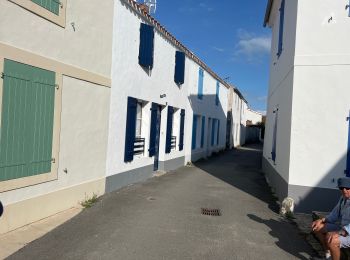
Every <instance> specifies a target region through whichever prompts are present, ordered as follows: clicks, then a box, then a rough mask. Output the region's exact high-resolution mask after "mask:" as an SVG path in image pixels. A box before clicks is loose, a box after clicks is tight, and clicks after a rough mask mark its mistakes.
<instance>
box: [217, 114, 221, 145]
mask: <svg viewBox="0 0 350 260" xmlns="http://www.w3.org/2000/svg"><path fill="white" fill-rule="evenodd" d="M219 138H220V120H219V119H218V132H217V138H216V144H217V145H219Z"/></svg>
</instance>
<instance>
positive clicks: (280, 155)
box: [263, 0, 299, 183]
mask: <svg viewBox="0 0 350 260" xmlns="http://www.w3.org/2000/svg"><path fill="white" fill-rule="evenodd" d="M298 2H299V1H285V16H284V33H283V48H282V54H281V55H280V56H279V57H278V56H277V48H278V38H279V18H280V13H279V8H280V5H281V1H280V0H275V1H273V6H272V10H271V16H270V19H269V23H268V26H270V27H271V29H272V39H271V64H270V80H269V91H268V106H267V112H266V128H265V138H264V150H263V156H264V158H265V159H266V160H267V161H268V162H269V163H270V164H271V166H272V167H273V168H274V169H275V170H276V171H277V172H278V174H279V175H280V176H281V177H282V178H283V179H284V180H285V181H286V182H287V183H288V181H289V154H290V140H291V137H290V132H291V130H290V129H291V116H292V98H293V76H294V73H293V69H294V54H295V51H294V50H295V41H296V27H297V8H298ZM277 108H278V124H277V137H276V161H275V163H274V162H273V161H272V158H271V151H272V142H273V131H274V130H273V129H274V123H275V113H273V111H275V110H276V109H277Z"/></svg>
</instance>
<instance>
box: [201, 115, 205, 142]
mask: <svg viewBox="0 0 350 260" xmlns="http://www.w3.org/2000/svg"><path fill="white" fill-rule="evenodd" d="M204 133H205V116H202V132H201V148H203V147H204Z"/></svg>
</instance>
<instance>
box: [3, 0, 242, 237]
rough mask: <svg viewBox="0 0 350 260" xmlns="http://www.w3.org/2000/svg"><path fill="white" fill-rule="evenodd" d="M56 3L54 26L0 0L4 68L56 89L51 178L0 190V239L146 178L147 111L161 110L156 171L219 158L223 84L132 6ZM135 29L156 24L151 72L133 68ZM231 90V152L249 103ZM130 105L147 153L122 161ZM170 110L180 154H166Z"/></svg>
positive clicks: (126, 0) (37, 12)
mask: <svg viewBox="0 0 350 260" xmlns="http://www.w3.org/2000/svg"><path fill="white" fill-rule="evenodd" d="M62 3H63V7H62V8H61V9H60V14H59V17H58V18H57V17H54V18H52V14H50V12H48V11H47V10H44V8H41V7H39V6H37V5H36V4H34V3H33V2H31V1H30V0H23V1H19V0H11V1H5V0H1V1H0V15H1V17H2V18H1V21H0V67H1V69H2V67H3V64H4V61H5V60H6V59H10V60H14V61H17V62H19V63H25V64H28V65H32V66H35V67H39V68H43V69H46V70H50V71H53V72H55V73H56V83H57V85H58V87H57V93H58V94H57V97H55V102H56V104H55V125H54V131H55V135H54V136H55V138H54V141H53V143H54V147H55V149H54V152H55V153H54V154H57V157H55V158H54V159H55V160H54V162H53V165H54V166H52V169H55V170H52V173H47V174H46V173H45V174H41V175H43V176H39V177H38V176H34V177H33V178H34V179H33V178H32V177H29V179H28V178H27V177H26V178H19V179H17V180H16V181H15V182H16V185H17V186H16V185H15V184H13V183H12V182H11V181H10V182H11V183H10V184H11V186H6V185H7V183H8V182H1V181H0V201H1V202H2V203H3V204H4V206H5V213H4V215H3V216H2V217H1V218H0V233H5V232H7V231H10V230H13V229H15V228H18V227H20V226H23V225H25V224H28V223H31V222H33V221H36V220H38V219H42V218H44V217H47V216H49V215H52V214H55V213H57V212H59V211H62V210H65V209H67V208H69V207H72V206H75V205H76V204H77V203H79V202H81V201H83V200H85V199H86V198H88V197H91V196H92V195H93V194H97V195H102V194H104V193H105V192H109V191H112V190H115V189H118V188H120V187H123V186H126V185H128V184H130V183H133V182H137V181H141V180H145V179H147V178H149V177H152V176H153V174H154V173H155V171H154V169H153V166H154V162H155V158H154V156H152V157H149V153H148V148H149V142H150V121H151V120H150V119H151V113H150V109H151V105H152V102H154V103H157V104H159V105H161V106H162V110H161V125H160V139H159V140H160V141H159V170H164V171H169V170H173V169H175V168H178V167H180V166H183V165H185V164H186V163H187V162H189V161H196V160H198V159H200V158H203V157H207V156H210V155H211V154H212V153H213V152H217V151H220V150H223V149H225V144H226V125H227V108H228V107H229V104H228V96H229V92H230V86H229V85H228V84H227V83H226V82H224V81H223V80H222V79H221V78H219V77H218V76H217V75H216V74H215V73H214V72H213V71H212V70H211V69H210V68H208V67H207V66H206V65H205V64H204V63H203V62H202V61H201V60H199V59H198V58H197V57H196V56H195V55H194V54H193V53H191V52H190V51H189V50H188V49H187V48H186V47H185V46H183V45H182V44H181V43H179V42H178V41H177V40H176V39H175V38H174V37H173V36H172V35H171V34H170V33H169V32H167V31H165V29H164V28H162V27H160V25H159V23H158V22H156V21H155V20H154V19H153V18H152V17H150V16H149V15H148V14H146V13H144V12H142V11H141V10H140V9H139V7H138V6H137V5H136V4H135V3H134V2H133V1H131V0H116V1H112V0H108V1H103V3H100V2H99V1H95V0H94V1H89V2H88V3H87V2H86V1H83V0H74V1H70V0H63V1H62ZM96 6H98V8H96ZM86 14H93V16H91V17H89V16H86ZM13 17H16V19H14V18H13ZM50 17H51V18H52V19H53V20H50V19H51V18H50ZM56 18H57V19H56ZM140 23H147V24H152V25H153V26H154V30H155V34H154V63H153V64H154V66H153V69H152V70H151V71H150V72H147V70H145V69H144V68H142V67H141V66H140V65H139V64H138V54H139V45H140ZM8 25H11V26H8ZM43 39H45V40H43ZM177 50H178V51H184V52H185V54H186V58H185V80H184V84H182V85H181V86H178V85H177V84H176V83H175V82H174V69H175V51H177ZM200 68H202V69H203V70H204V80H203V98H202V99H199V98H198V81H199V69H200ZM218 83H219V92H218V101H219V102H218V104H216V100H217V92H216V91H217V84H218ZM0 89H2V83H1V82H0ZM236 91H237V90H235V92H234V93H233V95H234V98H232V99H233V104H232V108H231V109H232V111H233V113H232V118H233V124H234V125H235V126H236V128H237V129H238V130H236V128H232V131H233V133H234V134H233V135H232V142H233V143H232V145H234V146H238V145H243V144H244V142H243V141H242V140H244V137H242V136H243V135H244V127H245V121H246V110H247V103H246V101H245V100H244V98H243V97H242V95H241V94H240V93H239V92H237V93H236ZM238 93H239V94H238ZM128 97H133V98H136V99H137V100H138V102H139V103H140V104H142V109H141V111H142V113H140V114H139V115H138V117H139V122H141V132H140V133H141V137H143V138H145V147H144V148H145V152H144V154H139V155H134V158H133V160H132V161H131V162H124V153H125V149H124V148H125V140H126V137H125V136H126V133H127V129H126V118H127V100H128ZM1 99H2V96H1ZM56 106H57V107H56ZM169 106H172V107H174V116H173V128H172V136H174V137H176V138H177V145H176V147H175V148H174V149H172V150H171V152H170V153H166V152H165V142H166V141H165V140H166V129H167V111H168V107H169ZM181 109H184V110H185V123H184V146H183V150H182V151H180V149H179V146H178V142H179V138H180V118H181V116H180V112H181ZM141 114H142V115H141ZM194 115H197V116H198V126H197V132H196V141H197V143H196V145H195V148H194V149H192V139H193V137H192V129H193V116H194ZM202 117H204V118H205V125H204V142H203V146H202V144H201V135H202V125H201V124H202ZM213 120H215V121H214V122H216V123H215V124H216V125H215V127H213ZM218 122H220V123H218ZM234 131H237V132H234ZM212 136H214V138H212ZM212 140H214V142H213V144H212ZM41 177H45V178H41ZM23 212H26V214H23Z"/></svg>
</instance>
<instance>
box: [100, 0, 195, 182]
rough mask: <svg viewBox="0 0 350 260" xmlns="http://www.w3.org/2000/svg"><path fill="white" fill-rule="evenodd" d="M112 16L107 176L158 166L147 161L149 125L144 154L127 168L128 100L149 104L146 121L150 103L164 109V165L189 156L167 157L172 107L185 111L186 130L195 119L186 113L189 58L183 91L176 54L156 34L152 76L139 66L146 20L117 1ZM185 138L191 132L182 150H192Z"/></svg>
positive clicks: (161, 146) (161, 151)
mask: <svg viewBox="0 0 350 260" xmlns="http://www.w3.org/2000/svg"><path fill="white" fill-rule="evenodd" d="M114 10H115V14H116V15H115V16H114V25H115V26H114V29H113V56H112V64H113V65H112V91H111V108H110V111H111V113H110V128H109V129H110V131H109V144H108V159H107V160H108V161H107V175H108V176H110V175H115V174H118V173H122V172H125V171H128V170H132V169H137V168H140V167H144V166H149V165H152V164H153V162H154V158H153V157H149V155H148V148H149V147H148V143H149V127H150V126H149V124H148V125H147V124H143V126H142V127H143V128H146V130H145V132H144V134H145V136H142V137H144V138H146V146H145V154H144V155H143V156H137V157H135V158H134V160H133V161H132V162H129V163H125V162H124V147H125V133H126V115H127V97H128V96H130V97H134V98H137V99H140V100H144V101H147V102H148V104H147V105H146V106H145V108H144V110H143V115H144V116H147V117H148V118H150V112H151V111H150V106H151V103H152V102H155V103H158V104H160V105H162V106H163V109H162V113H161V133H160V143H159V160H160V161H167V160H171V159H175V158H179V157H183V156H185V148H184V150H182V151H179V149H178V147H177V149H176V150H172V151H171V153H170V154H165V138H166V122H167V111H168V106H173V107H174V108H176V109H186V121H185V129H186V127H187V124H188V118H189V117H190V116H191V115H190V113H189V111H188V109H187V106H188V98H187V87H188V82H189V75H188V70H187V66H188V58H187V57H186V72H185V83H184V84H183V85H181V87H179V86H178V85H177V84H176V83H175V82H174V69H175V51H176V50H178V49H176V48H175V46H173V45H172V44H171V43H170V42H169V41H168V40H166V39H165V38H164V37H163V36H162V35H161V34H160V33H159V32H158V31H157V29H155V36H154V66H153V69H152V71H151V72H150V73H149V74H148V73H147V71H146V70H144V69H143V68H142V67H141V66H140V65H139V64H138V55H139V44H140V39H139V38H140V23H141V22H143V23H146V22H145V20H144V19H143V18H141V16H140V15H138V14H137V13H135V12H134V11H133V9H131V8H130V7H129V6H128V5H127V4H125V3H124V2H122V1H120V0H117V1H115V4H114ZM164 94H165V97H163V98H161V95H164ZM178 112H179V111H178ZM174 119H175V120H178V121H179V120H180V117H179V114H175V115H174ZM145 121H146V120H145ZM148 122H149V121H148ZM177 124H178V125H179V122H174V124H173V125H174V127H175V130H176V125H177ZM176 131H177V130H176ZM187 135H188V132H187V131H185V137H184V138H185V139H184V147H186V146H187V145H188V144H187V143H186V140H187V139H186V137H187ZM177 145H178V141H177Z"/></svg>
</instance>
